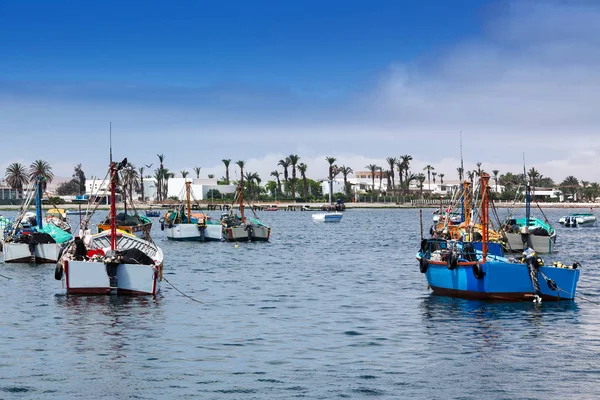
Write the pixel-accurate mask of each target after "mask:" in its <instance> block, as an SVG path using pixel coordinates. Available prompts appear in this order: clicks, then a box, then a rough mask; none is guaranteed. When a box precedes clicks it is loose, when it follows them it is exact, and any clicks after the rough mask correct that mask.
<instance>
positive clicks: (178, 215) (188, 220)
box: [160, 182, 223, 242]
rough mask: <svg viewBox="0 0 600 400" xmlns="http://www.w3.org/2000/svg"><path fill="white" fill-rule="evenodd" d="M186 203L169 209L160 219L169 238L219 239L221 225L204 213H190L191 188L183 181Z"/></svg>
mask: <svg viewBox="0 0 600 400" xmlns="http://www.w3.org/2000/svg"><path fill="white" fill-rule="evenodd" d="M185 193H186V194H185V195H186V203H185V204H180V205H179V206H178V207H177V208H176V209H174V210H169V211H167V212H166V213H165V215H164V217H163V218H161V219H160V223H161V229H162V230H166V235H167V239H169V240H181V241H183V240H190V241H201V242H206V241H220V240H221V238H222V231H223V228H222V225H221V223H220V222H216V221H213V220H212V219H211V218H210V217H209V216H208V215H206V214H204V213H194V214H192V205H191V197H192V189H191V182H186V183H185Z"/></svg>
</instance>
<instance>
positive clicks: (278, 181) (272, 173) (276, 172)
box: [270, 170, 282, 196]
mask: <svg viewBox="0 0 600 400" xmlns="http://www.w3.org/2000/svg"><path fill="white" fill-rule="evenodd" d="M270 176H274V177H275V179H277V193H279V196H281V195H282V192H281V180H280V179H279V177H280V176H281V172H279V171H277V170H275V171H271V175H270Z"/></svg>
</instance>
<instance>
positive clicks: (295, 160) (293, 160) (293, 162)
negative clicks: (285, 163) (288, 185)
mask: <svg viewBox="0 0 600 400" xmlns="http://www.w3.org/2000/svg"><path fill="white" fill-rule="evenodd" d="M288 160H290V165H291V166H292V198H293V199H295V198H296V164H298V161H299V160H300V157H299V156H298V155H296V154H290V155H289V157H288Z"/></svg>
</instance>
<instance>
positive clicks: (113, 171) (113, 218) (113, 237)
mask: <svg viewBox="0 0 600 400" xmlns="http://www.w3.org/2000/svg"><path fill="white" fill-rule="evenodd" d="M108 131H109V137H108V140H109V149H110V150H109V158H110V160H109V168H110V249H111V250H115V249H116V248H117V205H116V204H115V184H116V182H115V180H116V176H117V168H116V166H115V165H114V164H113V157H112V122H109V125H108Z"/></svg>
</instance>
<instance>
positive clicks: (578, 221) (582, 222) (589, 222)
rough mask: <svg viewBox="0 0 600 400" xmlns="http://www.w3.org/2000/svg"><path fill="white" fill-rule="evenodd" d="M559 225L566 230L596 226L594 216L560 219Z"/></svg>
mask: <svg viewBox="0 0 600 400" xmlns="http://www.w3.org/2000/svg"><path fill="white" fill-rule="evenodd" d="M558 222H560V224H561V225H563V226H564V227H566V228H577V227H590V226H596V216H594V215H584V216H568V217H562V218H561V219H559V220H558Z"/></svg>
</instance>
